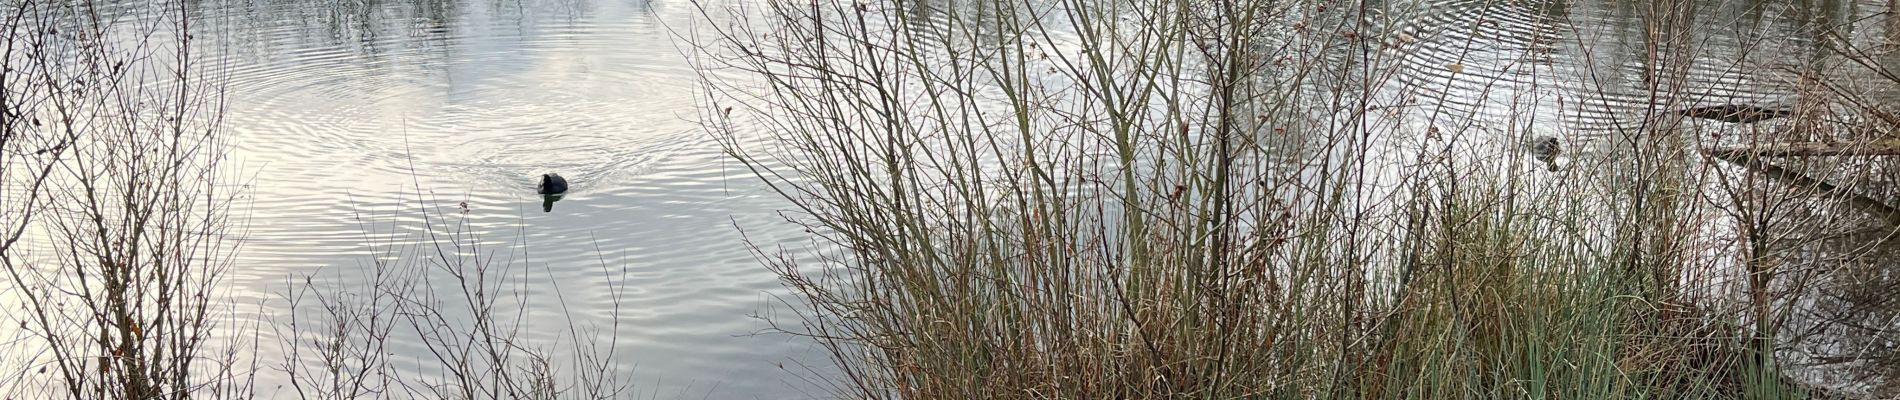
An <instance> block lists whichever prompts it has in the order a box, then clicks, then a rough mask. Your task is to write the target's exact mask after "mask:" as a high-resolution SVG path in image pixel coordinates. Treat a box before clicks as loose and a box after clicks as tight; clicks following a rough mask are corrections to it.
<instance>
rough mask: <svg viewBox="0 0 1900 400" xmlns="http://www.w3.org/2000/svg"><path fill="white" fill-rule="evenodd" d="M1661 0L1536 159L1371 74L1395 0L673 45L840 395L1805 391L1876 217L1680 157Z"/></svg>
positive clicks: (811, 7)
mask: <svg viewBox="0 0 1900 400" xmlns="http://www.w3.org/2000/svg"><path fill="white" fill-rule="evenodd" d="M1674 3H1683V4H1687V3H1688V2H1671V4H1662V3H1656V4H1648V5H1638V6H1633V7H1632V9H1633V10H1634V12H1635V13H1637V15H1638V17H1636V19H1638V20H1641V21H1643V22H1644V23H1643V24H1642V25H1640V26H1638V27H1637V28H1636V29H1637V31H1638V33H1639V34H1640V37H1641V38H1643V39H1640V43H1641V44H1643V45H1645V46H1648V47H1647V49H1648V50H1651V51H1648V53H1647V54H1651V55H1652V56H1651V58H1650V59H1648V60H1646V61H1644V62H1643V63H1642V69H1643V71H1644V72H1643V74H1644V76H1645V78H1646V79H1645V80H1643V82H1644V85H1646V87H1645V89H1644V90H1646V91H1648V94H1649V95H1650V96H1649V98H1652V99H1663V100H1660V101H1661V103H1659V104H1656V105H1655V106H1654V107H1652V108H1651V109H1649V110H1647V111H1644V110H1637V111H1635V112H1637V113H1647V114H1648V115H1649V117H1646V118H1641V119H1640V121H1642V122H1639V123H1635V124H1632V125H1630V126H1622V127H1619V129H1618V130H1617V132H1616V133H1615V134H1610V135H1601V136H1597V137H1591V138H1588V139H1589V140H1588V141H1580V142H1573V141H1570V140H1566V141H1565V145H1566V146H1578V147H1573V148H1569V149H1566V151H1569V152H1571V153H1566V154H1569V155H1567V156H1566V157H1573V158H1574V159H1575V160H1579V161H1574V162H1571V163H1570V164H1568V165H1569V166H1568V167H1566V168H1563V169H1560V170H1558V171H1547V170H1546V168H1545V166H1544V165H1543V164H1542V163H1535V164H1533V163H1532V162H1531V161H1530V160H1527V158H1528V157H1529V156H1527V155H1524V152H1522V151H1515V150H1513V149H1520V148H1525V147H1527V146H1528V144H1527V143H1526V140H1524V139H1525V138H1527V137H1528V136H1529V132H1523V131H1520V130H1518V129H1499V128H1494V127H1489V126H1486V125H1483V124H1479V123H1476V122H1475V121H1477V120H1478V119H1479V118H1476V116H1473V115H1459V114H1458V113H1457V112H1454V111H1451V110H1452V109H1451V108H1447V107H1445V106H1443V105H1441V104H1434V103H1438V102H1441V101H1442V102H1443V103H1450V102H1452V101H1454V100H1456V101H1464V102H1477V100H1473V99H1449V98H1438V99H1434V98H1431V97H1424V98H1421V97H1422V96H1420V93H1421V92H1418V91H1410V89H1409V87H1408V86H1406V85H1405V83H1404V82H1401V80H1400V79H1397V78H1398V77H1399V76H1402V75H1401V73H1402V72H1404V71H1401V70H1400V66H1405V64H1404V63H1398V62H1394V61H1396V60H1394V58H1396V57H1403V56H1404V53H1403V52H1402V51H1395V50H1394V48H1395V47H1401V46H1402V45H1403V44H1405V43H1409V42H1410V41H1411V40H1413V39H1414V38H1412V37H1410V36H1409V35H1397V34H1392V35H1387V34H1382V33H1379V32H1380V29H1379V28H1380V27H1382V26H1390V25H1394V24H1395V22H1396V21H1398V20H1400V19H1402V18H1405V17H1402V16H1403V15H1406V13H1407V12H1411V11H1415V10H1402V9H1397V7H1399V6H1397V5H1393V6H1390V7H1393V8H1387V7H1388V6H1383V5H1379V4H1375V3H1370V2H1360V3H1353V2H1343V3H1342V2H1297V1H1295V2H1289V1H1269V0H1238V1H1222V2H1193V1H1144V0H1135V1H1096V0H1055V1H1013V0H977V1H967V2H915V1H839V0H817V1H773V2H764V3H746V4H745V5H739V6H732V5H712V4H700V7H701V12H702V13H703V14H704V15H706V16H707V17H708V18H705V21H707V22H704V25H702V26H695V27H694V29H696V30H695V31H694V32H699V35H700V36H699V37H696V38H695V39H696V40H700V41H701V42H702V43H706V45H705V46H702V47H700V48H699V49H698V52H697V53H695V56H696V60H698V63H699V64H698V65H699V67H700V70H701V71H703V72H704V74H705V77H706V78H705V79H704V82H705V83H706V86H705V89H706V93H707V96H706V97H705V100H704V104H703V107H702V109H703V110H705V111H706V114H705V115H704V118H703V121H705V123H706V124H707V126H708V128H709V129H710V130H711V131H713V132H714V133H715V135H716V136H718V137H720V138H722V139H723V140H724V142H723V143H724V145H725V148H726V150H727V151H728V152H729V153H730V154H731V155H732V156H733V157H734V158H735V159H737V160H739V162H740V163H741V165H742V166H743V167H744V168H746V169H748V170H750V171H751V172H752V173H754V174H755V175H757V176H758V177H760V178H762V179H763V180H764V181H766V182H767V183H768V184H769V185H770V186H771V187H772V188H774V189H775V190H776V191H777V192H778V193H779V194H780V195H782V196H783V197H785V198H786V199H788V200H790V201H791V202H792V204H793V205H794V206H795V209H794V210H792V211H791V212H788V213H787V218H788V220H789V222H790V223H794V224H800V225H803V226H804V227H805V228H806V230H807V231H808V232H810V233H811V235H812V237H813V238H814V239H815V241H816V243H817V245H816V246H813V247H811V248H788V247H773V246H765V245H760V246H756V247H755V248H756V250H757V253H758V256H759V257H760V259H761V260H763V262H764V263H765V264H766V265H768V266H770V267H771V268H772V269H773V270H774V271H776V272H777V273H779V274H780V276H781V277H782V278H783V280H784V282H785V284H786V285H787V286H788V287H790V288H791V289H792V290H793V291H794V293H795V294H796V295H795V298H794V299H792V300H790V301H789V303H791V304H793V305H795V307H794V309H796V310H799V317H800V318H799V320H798V321H796V323H793V321H781V322H785V323H784V324H783V325H781V326H782V328H783V330H784V331H785V332H787V333H791V334H795V335H802V336H806V337H809V338H811V339H812V340H815V341H817V342H818V343H821V344H822V345H824V346H825V347H826V348H828V349H830V350H831V352H832V356H833V357H832V360H830V361H831V364H832V365H830V366H827V368H837V369H838V370H837V372H835V373H825V375H824V376H823V378H826V379H828V382H832V383H833V384H834V386H832V389H833V390H834V391H835V392H836V395H838V396H841V397H855V398H1187V397H1193V398H1474V397H1475V398H1788V397H1797V396H1807V395H1815V396H1822V395H1829V394H1828V393H1824V390H1822V389H1823V387H1822V386H1817V385H1816V384H1813V383H1812V382H1810V381H1804V380H1801V379H1796V378H1793V376H1795V375H1798V374H1794V373H1792V372H1793V371H1795V370H1797V369H1798V368H1806V367H1809V365H1807V364H1800V365H1796V364H1795V363H1794V362H1790V361H1787V360H1791V359H1796V358H1800V359H1808V358H1805V357H1796V356H1795V355H1794V353H1795V348H1796V347H1798V346H1795V345H1794V344H1791V343H1793V342H1792V341H1790V336H1791V335H1789V333H1790V332H1795V331H1805V330H1808V329H1811V328H1814V327H1816V326H1823V325H1824V324H1825V323H1824V322H1820V321H1818V319H1806V320H1801V321H1800V322H1797V320H1799V319H1791V316H1793V315H1795V314H1796V313H1797V311H1796V310H1797V309H1800V308H1802V307H1804V306H1811V305H1814V304H1815V303H1814V302H1813V301H1811V300H1812V299H1813V297H1806V296H1810V295H1813V293H1815V292H1816V290H1815V288H1816V287H1818V286H1819V285H1817V284H1816V282H1819V280H1822V279H1824V277H1825V276H1828V275H1827V273H1828V272H1827V271H1834V270H1837V269H1845V266H1846V265H1849V264H1856V263H1859V264H1864V263H1870V262H1873V261H1870V260H1871V259H1869V258H1867V257H1875V256H1877V255H1876V254H1878V253H1875V252H1872V251H1870V249H1876V248H1890V247H1891V246H1890V245H1888V244H1887V243H1889V241H1888V237H1889V236H1891V234H1892V233H1891V232H1892V226H1891V225H1882V224H1879V222H1880V220H1879V215H1878V214H1879V213H1878V210H1877V209H1874V208H1868V207H1861V205H1865V204H1864V203H1857V202H1855V201H1852V199H1850V197H1853V196H1850V195H1847V194H1844V193H1847V192H1848V191H1845V190H1840V189H1842V187H1841V186H1840V185H1828V186H1826V187H1823V186H1822V185H1817V184H1816V183H1815V182H1819V181H1818V180H1810V181H1802V180H1799V179H1789V178H1790V177H1788V176H1782V177H1780V178H1777V177H1776V176H1775V174H1772V173H1762V172H1761V171H1760V169H1759V168H1758V167H1750V166H1748V165H1747V164H1746V163H1738V162H1734V161H1732V160H1728V161H1725V159H1722V158H1719V157H1712V156H1709V154H1711V153H1709V152H1707V151H1705V149H1707V148H1710V147H1711V146H1716V145H1718V144H1720V145H1737V143H1733V142H1720V143H1718V142H1711V141H1708V140H1706V139H1705V138H1707V137H1709V135H1707V134H1706V132H1697V131H1695V127H1694V126H1690V125H1688V124H1687V123H1685V122H1683V121H1682V120H1681V117H1680V116H1679V115H1677V116H1673V117H1672V116H1671V113H1669V112H1667V110H1670V109H1675V108H1680V106H1679V105H1677V104H1673V103H1672V102H1673V101H1674V100H1670V99H1680V98H1686V97H1687V96H1685V94H1686V93H1688V92H1689V91H1690V89H1688V88H1686V84H1685V83H1684V82H1685V81H1684V79H1685V76H1686V71H1685V70H1684V69H1683V66H1685V65H1687V64H1688V61H1689V60H1691V59H1692V58H1693V54H1694V53H1693V52H1694V51H1695V48H1694V46H1693V45H1694V44H1695V43H1693V42H1691V41H1689V40H1687V39H1682V38H1686V37H1691V36H1693V35H1690V33H1691V32H1689V31H1688V30H1689V29H1691V28H1689V27H1691V26H1693V24H1689V23H1686V21H1687V20H1688V19H1691V18H1692V17H1693V12H1692V11H1691V10H1690V9H1689V8H1688V7H1687V6H1684V5H1679V4H1674ZM728 20H732V21H743V22H735V23H721V22H718V21H728ZM1454 28H1455V29H1456V27H1454ZM1843 64H1844V65H1852V63H1845V62H1844V63H1843ZM1405 67H1415V66H1405ZM1431 67H1432V68H1442V69H1445V70H1448V71H1449V72H1450V73H1451V74H1458V73H1462V72H1463V71H1464V70H1465V68H1466V66H1465V65H1463V64H1448V65H1443V64H1441V65H1432V66H1431ZM1592 76H1594V75H1592ZM1790 81H1791V82H1795V84H1799V82H1798V81H1799V80H1790ZM1811 83H1812V82H1810V84H1809V85H1807V86H1802V87H1803V88H1804V89H1803V90H1810V91H1815V92H1827V91H1826V90H1823V89H1821V88H1820V87H1818V86H1814V85H1812V84H1811ZM1438 94H1439V95H1446V94H1447V93H1444V92H1440V93H1438ZM1484 95H1492V94H1491V93H1488V92H1487V93H1479V94H1476V96H1484ZM1496 95H1497V96H1506V95H1507V94H1503V93H1498V94H1496ZM1819 96H1820V95H1818V94H1817V97H1819ZM1421 100H1423V101H1421ZM1805 107H1806V108H1804V110H1806V111H1807V112H1810V113H1837V114H1842V115H1845V114H1852V113H1856V112H1858V111H1856V110H1854V109H1852V108H1832V109H1830V108H1826V107H1820V106H1813V105H1809V106H1805ZM1521 111H1522V112H1523V113H1529V112H1530V110H1521ZM1810 115H1812V114H1810ZM1796 118H1800V117H1796ZM1633 120H1635V119H1633ZM1812 120H1819V119H1818V118H1816V119H1812ZM1523 124H1524V122H1523V121H1518V120H1513V121H1510V124H1508V125H1510V126H1523ZM1809 125H1816V124H1809ZM1816 132H1818V130H1817V131H1816ZM1876 136H1877V134H1876ZM1729 137H1730V138H1731V139H1732V138H1734V137H1735V135H1730V136H1729ZM1774 139H1777V140H1778V139H1783V138H1774ZM1876 139H1877V137H1876V138H1870V137H1859V138H1855V140H1862V141H1863V142H1862V143H1865V141H1866V140H1876ZM1770 141H1771V140H1769V139H1768V138H1767V136H1761V137H1757V138H1756V139H1754V141H1753V142H1745V143H1740V144H1739V145H1749V144H1756V145H1760V144H1764V143H1767V142H1770ZM1750 154H1755V153H1750ZM1870 163H1876V162H1875V161H1870V159H1869V158H1859V159H1856V160H1850V162H1840V163H1834V164H1827V165H1829V166H1830V167H1829V168H1833V169H1832V170H1831V171H1832V172H1829V173H1828V174H1827V175H1824V176H1827V177H1828V179H1834V180H1835V182H1874V181H1879V180H1880V178H1881V176H1882V175H1880V172H1879V171H1882V169H1880V168H1882V167H1880V165H1876V164H1877V163H1876V164H1870ZM1822 164H1823V163H1818V162H1816V163H1808V165H1812V166H1816V167H1820V166H1822ZM1888 165H1890V164H1888ZM1886 168H1890V166H1889V167H1886ZM1816 173H1817V174H1819V172H1816ZM1797 175H1800V174H1797ZM1804 176H1805V175H1804ZM1817 176H1820V175H1817ZM1886 195H1887V197H1885V198H1884V199H1876V201H1877V202H1878V201H1886V202H1891V199H1892V196H1891V192H1887V194H1886ZM1861 197H1866V196H1865V195H1861ZM1857 204H1858V205H1857ZM1869 221H1874V225H1868V224H1869ZM1868 226H1872V227H1873V228H1865V227H1868ZM1849 227H1860V228H1851V229H1850V228H1849ZM1835 228H1839V229H1835ZM1863 228H1864V229H1863ZM1841 231H1857V232H1861V234H1862V235H1861V236H1856V237H1858V238H1860V239H1856V240H1857V241H1855V242H1854V243H1853V245H1851V246H1845V247H1847V248H1851V250H1841V249H1840V248H1841V246H1836V247H1834V250H1822V249H1821V247H1825V246H1827V245H1825V243H1829V241H1828V240H1827V239H1824V238H1840V237H1842V236H1839V235H1843V233H1842V232H1841ZM1869 232H1871V233H1869ZM1832 243H1836V244H1838V242H1832ZM1883 246H1885V247H1883ZM1841 260H1855V261H1851V262H1847V263H1843V262H1841ZM1861 271H1866V270H1861ZM1888 273H1890V272H1888ZM1863 290H1865V289H1863ZM1865 322H1866V321H1861V320H1857V321H1856V322H1855V323H1865ZM1871 323H1872V324H1873V325H1865V324H1862V325H1856V326H1859V327H1861V328H1864V330H1871V331H1874V332H1880V333H1881V334H1885V335H1889V336H1887V337H1891V331H1892V330H1891V326H1892V325H1891V321H1890V320H1889V321H1886V322H1880V321H1874V322H1871ZM1817 324H1822V325H1817ZM1880 324H1887V325H1884V326H1883V325H1880ZM1862 333H1866V332H1862ZM1857 337H1861V338H1868V337H1878V336H1866V335H1862V336H1857ZM1875 341H1878V340H1875ZM1823 347H1826V346H1823ZM1833 348H1834V349H1840V347H1833ZM1810 349H1812V347H1810ZM1865 349H1867V348H1866V347H1862V348H1857V350H1856V351H1862V350H1865ZM1875 353H1878V352H1872V353H1869V352H1864V351H1863V352H1860V353H1856V354H1857V355H1854V356H1851V357H1848V358H1851V359H1852V361H1853V362H1856V363H1862V364H1854V365H1856V366H1855V367H1853V368H1855V369H1856V370H1860V371H1866V370H1868V369H1867V364H1864V362H1865V361H1867V360H1869V359H1872V358H1873V357H1870V355H1871V354H1875ZM1883 354H1891V352H1890V351H1888V352H1887V353H1883ZM1884 357H1887V358H1885V359H1891V356H1890V355H1889V356H1884ZM1835 360H1836V361H1842V362H1846V361H1847V360H1846V359H1835ZM815 370H822V369H815ZM1876 375H1877V374H1876ZM1858 390H1860V393H1872V391H1874V390H1876V389H1871V388H1869V387H1861V388H1860V389H1858Z"/></svg>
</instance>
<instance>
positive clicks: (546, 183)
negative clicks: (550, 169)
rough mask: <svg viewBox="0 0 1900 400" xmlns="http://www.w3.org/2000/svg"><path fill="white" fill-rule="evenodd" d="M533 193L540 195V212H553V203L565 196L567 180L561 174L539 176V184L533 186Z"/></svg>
mask: <svg viewBox="0 0 1900 400" xmlns="http://www.w3.org/2000/svg"><path fill="white" fill-rule="evenodd" d="M535 192H537V193H541V212H554V202H557V201H561V196H562V195H565V194H567V178H562V177H561V174H552V173H550V174H541V184H539V185H536V186H535Z"/></svg>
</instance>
